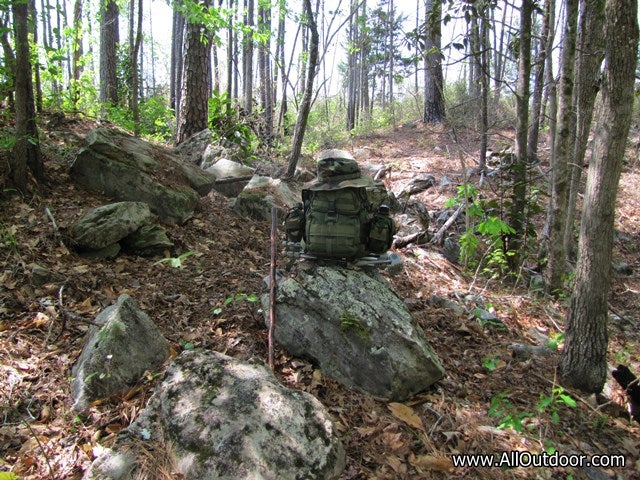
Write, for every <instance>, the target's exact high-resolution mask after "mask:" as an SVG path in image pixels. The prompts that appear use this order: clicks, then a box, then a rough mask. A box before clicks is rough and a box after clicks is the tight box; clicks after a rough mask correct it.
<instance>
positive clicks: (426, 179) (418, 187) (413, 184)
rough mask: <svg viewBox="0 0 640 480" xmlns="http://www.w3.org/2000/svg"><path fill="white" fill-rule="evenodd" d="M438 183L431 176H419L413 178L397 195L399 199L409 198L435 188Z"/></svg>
mask: <svg viewBox="0 0 640 480" xmlns="http://www.w3.org/2000/svg"><path fill="white" fill-rule="evenodd" d="M437 184H438V183H437V182H436V178H435V177H434V176H433V175H427V174H420V175H418V176H416V177H414V178H413V179H412V180H411V181H410V182H409V183H408V184H407V185H406V186H405V187H404V188H403V189H402V192H401V193H400V194H399V195H398V196H399V197H409V196H411V195H414V194H416V193H420V192H424V191H425V190H428V189H430V188H431V187H435V186H436V185H437Z"/></svg>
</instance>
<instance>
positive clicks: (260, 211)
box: [232, 175, 302, 221]
mask: <svg viewBox="0 0 640 480" xmlns="http://www.w3.org/2000/svg"><path fill="white" fill-rule="evenodd" d="M301 199H302V197H301V194H300V193H299V192H296V191H294V190H293V189H292V188H291V187H290V186H289V185H288V184H287V183H286V182H283V181H282V180H276V179H273V178H271V177H263V176H259V175H254V177H253V178H252V179H251V181H250V182H249V184H248V185H247V186H246V187H245V188H244V190H242V192H241V193H240V195H238V197H237V198H236V199H235V200H234V202H233V206H232V208H233V210H234V211H235V212H236V213H237V214H238V215H240V216H241V217H244V218H252V219H254V220H264V221H271V208H272V207H274V206H275V207H276V208H277V209H278V212H279V218H280V219H283V218H284V214H285V212H286V211H287V210H288V209H289V208H291V207H293V206H294V205H295V204H296V203H298V202H300V201H301Z"/></svg>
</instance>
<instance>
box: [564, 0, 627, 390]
mask: <svg viewBox="0 0 640 480" xmlns="http://www.w3.org/2000/svg"><path fill="white" fill-rule="evenodd" d="M637 9H638V4H637V0H607V3H606V7H605V18H606V21H605V72H604V79H603V82H602V114H601V116H600V118H599V119H598V127H597V128H596V134H595V139H594V147H593V154H592V156H591V162H590V165H589V174H588V177H587V187H586V191H585V198H584V208H583V211H582V223H581V226H580V239H579V248H578V265H577V268H576V277H575V287H574V290H573V296H572V299H571V304H570V307H569V311H568V314H567V329H566V334H565V346H564V349H563V350H562V354H561V356H560V363H559V369H560V374H561V378H562V379H563V382H564V383H565V384H566V385H569V386H572V387H575V388H579V389H580V390H583V391H585V392H600V391H601V390H602V388H603V386H604V384H605V381H606V378H607V342H608V337H607V311H608V308H607V297H608V294H609V288H610V283H611V259H612V249H613V225H614V217H615V202H616V194H617V190H618V183H619V180H620V172H621V170H622V162H623V159H624V150H625V146H626V142H627V135H628V133H629V126H630V124H631V115H632V110H633V98H634V92H633V88H634V79H635V69H636V64H637V58H638V57H637V54H638V20H637V17H636V15H635V12H637V11H638V10H637Z"/></svg>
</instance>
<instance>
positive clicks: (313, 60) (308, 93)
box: [285, 0, 320, 178]
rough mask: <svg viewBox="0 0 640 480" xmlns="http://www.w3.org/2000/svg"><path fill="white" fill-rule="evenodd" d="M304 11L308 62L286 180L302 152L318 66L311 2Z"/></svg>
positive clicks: (307, 1)
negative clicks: (306, 28) (309, 35)
mask: <svg viewBox="0 0 640 480" xmlns="http://www.w3.org/2000/svg"><path fill="white" fill-rule="evenodd" d="M303 4H304V10H305V12H306V14H307V22H308V27H309V30H310V31H311V41H310V44H309V62H308V64H307V76H306V80H307V82H306V85H305V89H304V94H303V96H302V102H301V103H300V110H299V112H298V118H297V119H296V127H295V131H294V134H293V147H292V150H291V155H290V157H289V164H288V167H287V173H286V175H285V176H286V178H293V175H294V174H295V173H296V166H297V165H298V157H299V156H300V152H301V151H302V141H303V140H304V134H305V130H306V128H307V120H308V119H309V111H310V110H311V98H312V96H313V81H314V79H315V77H316V66H317V64H318V50H319V44H320V38H319V36H318V26H317V25H316V19H315V17H314V14H313V10H312V9H311V0H303Z"/></svg>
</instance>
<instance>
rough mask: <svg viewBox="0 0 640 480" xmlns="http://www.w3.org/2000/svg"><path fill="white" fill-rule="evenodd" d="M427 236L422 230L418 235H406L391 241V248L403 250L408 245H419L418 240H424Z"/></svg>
mask: <svg viewBox="0 0 640 480" xmlns="http://www.w3.org/2000/svg"><path fill="white" fill-rule="evenodd" d="M426 236H427V232H425V231H424V230H420V231H419V232H418V233H412V234H411V235H407V236H406V237H396V238H394V239H393V245H392V246H393V247H396V248H403V247H406V246H407V245H409V244H410V243H420V240H422V239H424V238H425V237H426Z"/></svg>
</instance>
